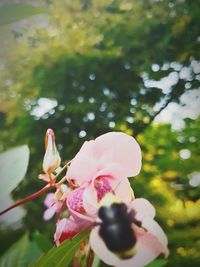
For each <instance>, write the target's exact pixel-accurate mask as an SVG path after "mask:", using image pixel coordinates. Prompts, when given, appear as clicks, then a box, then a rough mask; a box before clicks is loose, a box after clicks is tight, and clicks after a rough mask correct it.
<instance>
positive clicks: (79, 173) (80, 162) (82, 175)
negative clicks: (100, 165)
mask: <svg viewBox="0 0 200 267" xmlns="http://www.w3.org/2000/svg"><path fill="white" fill-rule="evenodd" d="M93 149H94V141H90V142H85V143H84V144H83V146H82V147H81V149H80V151H79V152H78V153H77V155H76V156H75V157H74V158H73V160H72V162H71V165H70V166H69V168H68V171H67V174H66V177H67V179H73V180H74V181H75V182H76V183H77V184H79V185H82V184H83V183H84V182H87V181H89V180H90V179H92V177H93V176H94V174H95V172H96V171H97V162H96V160H95V158H94V153H93Z"/></svg>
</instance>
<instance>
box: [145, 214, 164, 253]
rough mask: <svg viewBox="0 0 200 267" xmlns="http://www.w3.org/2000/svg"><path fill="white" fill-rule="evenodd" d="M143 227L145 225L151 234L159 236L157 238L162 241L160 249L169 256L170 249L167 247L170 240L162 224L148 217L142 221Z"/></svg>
mask: <svg viewBox="0 0 200 267" xmlns="http://www.w3.org/2000/svg"><path fill="white" fill-rule="evenodd" d="M142 227H144V228H145V229H146V230H147V231H148V232H149V233H150V234H151V235H153V236H155V237H156V238H157V240H158V241H159V242H160V251H161V252H162V253H164V255H165V257H167V256H168V255H169V250H168V248H167V245H168V240H167V237H166V235H165V233H164V231H163V229H162V228H161V227H160V225H159V224H158V223H157V222H156V221H154V220H152V219H151V218H148V217H146V218H145V219H144V220H143V221H142Z"/></svg>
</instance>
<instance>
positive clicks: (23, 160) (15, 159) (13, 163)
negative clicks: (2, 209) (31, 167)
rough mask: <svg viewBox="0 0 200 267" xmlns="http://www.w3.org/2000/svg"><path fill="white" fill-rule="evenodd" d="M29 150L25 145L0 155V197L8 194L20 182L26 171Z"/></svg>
mask: <svg viewBox="0 0 200 267" xmlns="http://www.w3.org/2000/svg"><path fill="white" fill-rule="evenodd" d="M28 161H29V149H28V147H27V146H26V145H24V146H20V147H17V148H15V149H12V150H9V151H6V152H3V153H1V154H0V177H1V179H0V195H1V197H3V196H5V195H7V194H9V193H10V192H11V191H12V190H13V189H15V187H16V186H17V185H18V184H19V183H20V182H21V181H22V179H23V178H24V175H25V173H26V171H27V167H28Z"/></svg>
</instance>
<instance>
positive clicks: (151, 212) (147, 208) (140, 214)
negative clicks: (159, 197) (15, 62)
mask: <svg viewBox="0 0 200 267" xmlns="http://www.w3.org/2000/svg"><path fill="white" fill-rule="evenodd" d="M130 206H131V208H132V209H133V210H134V211H135V212H136V219H137V220H138V221H141V222H142V221H143V219H145V218H146V217H150V218H152V219H153V218H154V217H155V214H156V212H155V209H154V207H153V205H152V204H151V203H150V202H149V201H148V200H146V199H145V198H136V199H134V200H133V201H132V203H131V205H130Z"/></svg>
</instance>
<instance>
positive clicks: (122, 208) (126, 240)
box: [98, 194, 140, 259]
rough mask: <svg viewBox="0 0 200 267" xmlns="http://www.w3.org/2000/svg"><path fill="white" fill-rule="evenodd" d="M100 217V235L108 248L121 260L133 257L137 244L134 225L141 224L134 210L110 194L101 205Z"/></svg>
mask: <svg viewBox="0 0 200 267" xmlns="http://www.w3.org/2000/svg"><path fill="white" fill-rule="evenodd" d="M100 205H101V206H100V208H99V211H98V216H99V218H100V219H101V223H100V224H99V225H100V228H99V235H100V237H101V238H102V239H103V241H104V243H105V245H106V246H107V248H108V249H109V250H110V251H111V252H113V253H115V254H116V255H117V256H118V257H119V258H121V259H128V258H130V257H132V256H133V255H134V254H135V252H136V249H135V247H136V246H135V245H136V242H137V239H136V236H135V233H134V230H133V228H132V227H131V224H132V223H135V224H137V225H138V224H140V223H139V222H138V221H137V220H136V219H135V218H134V217H135V216H134V215H135V213H134V211H133V210H131V211H128V208H127V206H126V205H125V204H124V203H122V202H120V201H119V200H118V199H117V198H115V197H114V196H113V195H112V196H111V194H108V195H107V196H106V197H104V199H103V201H102V202H101V203H100Z"/></svg>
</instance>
